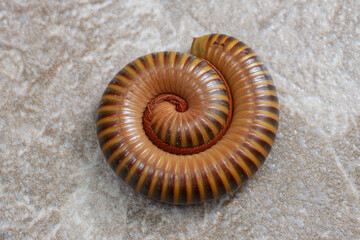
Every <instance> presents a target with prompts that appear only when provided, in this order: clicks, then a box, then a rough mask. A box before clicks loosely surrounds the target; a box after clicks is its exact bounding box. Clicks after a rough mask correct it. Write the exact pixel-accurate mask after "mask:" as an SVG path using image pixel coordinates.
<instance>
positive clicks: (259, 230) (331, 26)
mask: <svg viewBox="0 0 360 240" xmlns="http://www.w3.org/2000/svg"><path fill="white" fill-rule="evenodd" d="M359 9H360V3H359V1H355V0H352V1H351V0H348V1H346V0H345V1H337V0H327V1H321V2H320V1H305V0H297V1H282V0H275V1H272V0H264V1H259V2H257V3H255V2H254V1H238V2H237V1H216V0H211V1H196V3H193V1H189V0H187V1H175V0H168V1H114V0H97V1H84V0H77V1H70V0H67V1H35V0H27V1H21V0H8V1H0V89H1V91H0V135H1V138H0V173H1V174H0V239H20V238H25V239H290V238H292V239H293V238H295V239H359V238H360V209H359V206H360V205H359V203H360V201H359V191H360V126H359V123H360V104H359V102H360V94H359V92H360V69H359V59H360V27H359V26H360V18H359ZM211 32H220V33H225V34H229V35H233V36H235V37H237V38H239V39H241V40H242V41H244V42H246V43H247V44H248V45H250V46H251V47H252V48H253V49H255V51H256V52H257V53H258V54H259V55H260V56H261V57H262V59H263V60H264V61H265V63H266V64H267V66H268V68H269V71H270V73H271V74H272V75H273V78H274V81H275V83H276V85H277V88H278V91H279V94H280V103H281V123H280V128H279V134H278V138H277V141H276V144H275V147H274V148H273V151H272V153H271V154H270V157H269V158H268V160H267V161H266V163H265V164H264V166H263V167H262V168H261V169H260V170H259V171H258V172H257V174H256V175H255V177H254V178H253V179H251V180H250V181H248V183H247V184H246V185H245V186H243V187H242V188H241V189H239V191H238V192H235V193H233V194H231V195H229V196H227V197H225V198H223V199H220V200H218V201H214V202H209V203H205V204H204V205H199V206H190V207H177V206H169V205H165V204H161V203H156V202H153V201H152V200H149V199H147V198H145V197H143V196H141V195H139V194H137V193H136V192H134V191H133V190H132V189H131V188H129V187H127V186H126V185H125V184H124V183H123V182H122V181H121V180H119V179H118V178H117V177H116V176H115V174H113V172H112V171H111V169H110V168H109V167H108V165H107V164H106V162H105V161H104V158H103V156H102V153H101V151H100V149H99V146H98V142H97V138H96V133H95V132H96V130H95V115H96V108H97V106H98V102H99V100H100V97H101V94H102V92H103V91H104V89H105V87H106V85H107V83H108V82H109V81H110V79H111V78H112V76H114V74H115V73H116V72H117V71H118V70H120V69H121V68H122V67H123V66H124V65H125V64H126V63H127V62H129V61H131V60H133V59H135V58H136V57H138V56H141V55H144V54H146V53H149V52H155V51H160V50H176V51H185V52H186V51H188V49H189V47H190V44H191V41H192V37H193V36H200V35H203V34H206V33H211Z"/></svg>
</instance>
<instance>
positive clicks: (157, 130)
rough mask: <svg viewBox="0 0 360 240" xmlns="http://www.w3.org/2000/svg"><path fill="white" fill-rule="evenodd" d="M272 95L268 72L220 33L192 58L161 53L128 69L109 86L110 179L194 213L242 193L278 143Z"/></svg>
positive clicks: (103, 119) (104, 126)
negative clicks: (240, 188) (190, 206)
mask: <svg viewBox="0 0 360 240" xmlns="http://www.w3.org/2000/svg"><path fill="white" fill-rule="evenodd" d="M278 118H279V106H278V96H277V92H276V89H275V86H274V83H273V81H272V79H271V76H270V75H269V73H268V71H267V69H266V68H265V66H264V64H263V63H262V62H261V61H260V60H259V58H258V57H257V56H256V55H255V53H254V52H253V50H251V49H250V48H249V47H248V46H246V45H245V44H244V43H243V42H241V41H239V40H237V39H235V38H233V37H230V36H226V35H222V34H209V35H205V36H202V37H199V38H194V41H193V43H192V46H191V54H187V53H179V52H158V53H152V54H148V55H145V56H143V57H140V58H138V59H136V60H134V61H132V62H131V63H129V64H127V65H126V66H125V67H124V68H123V69H122V70H121V71H120V72H119V73H118V74H116V76H115V77H114V78H113V80H112V81H111V82H110V83H109V85H108V86H107V88H106V90H105V92H104V94H103V96H102V99H101V103H100V107H99V109H98V119H97V134H98V138H99V142H100V146H101V150H102V151H103V153H104V155H105V157H106V159H107V161H108V163H109V164H110V166H111V168H112V169H113V170H114V171H115V173H116V174H117V175H118V176H120V177H121V178H122V179H124V180H125V182H126V183H128V184H129V185H130V186H132V187H133V188H135V189H136V190H137V191H138V192H140V193H142V194H144V195H146V196H148V197H150V198H153V199H155V200H159V201H162V202H168V203H175V204H193V203H199V202H204V201H206V200H209V199H217V198H219V197H221V196H222V195H225V194H227V193H229V192H230V191H232V190H234V189H236V188H238V186H240V185H241V184H242V183H243V182H244V181H245V180H247V179H248V178H249V177H251V176H252V175H253V174H254V172H255V171H256V170H257V169H258V168H259V167H260V166H261V165H262V164H263V163H264V161H265V159H266V157H267V156H268V154H269V152H270V150H271V147H272V145H273V143H274V140H275V137H276V131H277V126H278Z"/></svg>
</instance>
